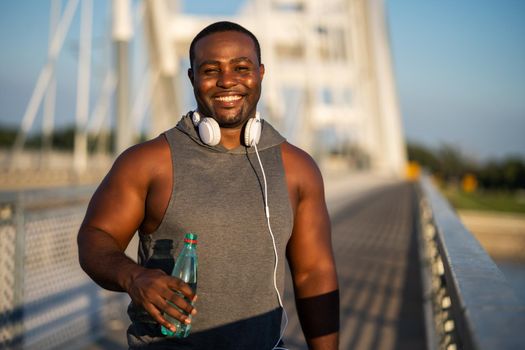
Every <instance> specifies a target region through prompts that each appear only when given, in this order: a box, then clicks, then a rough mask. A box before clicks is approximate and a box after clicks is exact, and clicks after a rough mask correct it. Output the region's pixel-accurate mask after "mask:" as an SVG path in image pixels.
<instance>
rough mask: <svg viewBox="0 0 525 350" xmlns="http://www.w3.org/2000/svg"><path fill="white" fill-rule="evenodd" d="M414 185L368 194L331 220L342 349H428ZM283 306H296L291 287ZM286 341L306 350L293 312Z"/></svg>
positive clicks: (391, 187) (380, 188) (290, 346)
mask: <svg viewBox="0 0 525 350" xmlns="http://www.w3.org/2000/svg"><path fill="white" fill-rule="evenodd" d="M416 215H417V213H416V211H415V197H414V191H413V188H412V185H410V184H407V183H398V184H393V185H392V184H390V185H388V186H385V187H379V188H375V189H374V190H373V191H371V192H370V191H369V192H367V193H366V194H365V195H364V196H362V197H361V198H359V200H357V201H353V202H351V203H349V204H348V205H347V206H346V207H344V208H340V210H339V211H338V213H337V214H336V215H334V216H333V217H332V236H333V247H334V253H335V256H336V262H337V268H338V276H339V283H340V295H341V333H340V341H341V344H340V349H345V350H347V349H355V350H368V349H370V350H376V349H377V350H387V349H402V350H411V349H417V350H420V349H424V348H425V335H424V327H423V325H424V321H423V311H422V309H423V303H422V292H421V287H420V286H421V282H420V281H421V279H420V272H419V261H418V255H417V237H416V227H417V226H416V217H417V216H416ZM285 304H286V305H288V306H290V305H293V292H292V290H291V283H290V281H288V286H287V293H286V297H285ZM290 313H291V317H290V325H289V327H288V329H287V331H286V336H285V341H286V345H287V346H288V347H289V349H294V350H295V349H307V347H306V345H305V343H304V338H303V337H302V334H301V330H300V326H299V323H298V320H297V317H296V315H295V313H294V312H293V311H290Z"/></svg>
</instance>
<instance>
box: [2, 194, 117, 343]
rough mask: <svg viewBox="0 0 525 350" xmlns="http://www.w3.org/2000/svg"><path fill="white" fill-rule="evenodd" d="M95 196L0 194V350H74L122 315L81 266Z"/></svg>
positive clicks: (114, 298) (113, 295) (110, 295)
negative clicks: (83, 232) (85, 222)
mask: <svg viewBox="0 0 525 350" xmlns="http://www.w3.org/2000/svg"><path fill="white" fill-rule="evenodd" d="M93 190H94V189H93V188H92V187H77V188H60V189H53V190H40V191H19V192H0V349H38V350H44V349H58V348H60V349H78V348H80V347H81V346H82V344H83V343H84V344H85V343H88V342H89V341H92V340H93V339H96V338H97V337H98V336H99V335H100V333H101V332H102V331H103V330H104V329H107V328H108V324H109V323H110V322H111V320H113V319H117V318H118V317H117V315H116V314H115V313H116V312H119V311H118V310H125V309H126V307H125V304H126V303H127V299H126V296H125V295H123V294H118V293H112V292H108V291H105V290H103V289H101V288H99V287H98V286H96V285H95V284H94V283H93V282H92V281H91V280H90V279H89V278H88V277H87V275H86V274H85V273H84V272H83V271H82V270H81V268H80V265H79V263H78V253H77V244H76V233H77V231H78V228H79V226H80V223H81V221H82V218H83V215H84V213H85V209H86V206H87V203H88V200H89V197H90V196H91V194H92V192H93Z"/></svg>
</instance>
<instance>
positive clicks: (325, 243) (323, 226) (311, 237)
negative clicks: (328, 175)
mask: <svg viewBox="0 0 525 350" xmlns="http://www.w3.org/2000/svg"><path fill="white" fill-rule="evenodd" d="M312 163H313V161H312V162H307V163H306V164H305V166H304V167H303V169H302V174H303V176H301V179H302V180H301V182H300V184H299V191H298V192H299V195H298V201H297V208H296V212H295V218H294V228H293V232H292V236H291V238H290V241H289V243H288V247H287V256H288V261H289V264H290V269H291V272H292V276H293V279H294V284H295V285H296V286H300V285H301V284H302V283H304V282H305V281H306V280H308V279H314V280H323V283H322V285H319V286H318V288H319V289H318V290H315V291H314V290H311V289H310V288H308V289H309V290H308V291H306V290H305V291H303V292H304V293H307V294H310V295H315V294H317V293H321V292H326V291H331V290H333V289H334V288H336V286H337V282H336V277H335V263H334V258H333V253H332V242H331V228H330V218H329V215H328V210H327V208H326V201H325V197H324V187H323V180H322V176H321V173H320V171H319V169H318V168H317V166H316V165H315V164H314V163H313V164H312ZM298 296H299V297H304V296H307V295H298Z"/></svg>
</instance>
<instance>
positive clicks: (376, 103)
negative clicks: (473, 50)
mask: <svg viewBox="0 0 525 350" xmlns="http://www.w3.org/2000/svg"><path fill="white" fill-rule="evenodd" d="M115 1H126V0H115ZM143 4H144V5H145V7H144V11H145V12H144V15H145V16H144V28H145V29H146V31H145V37H146V41H147V45H148V57H149V64H150V67H149V69H150V71H151V73H152V74H151V76H152V77H154V81H152V96H153V101H152V130H151V132H152V134H156V135H158V134H159V133H160V132H162V131H163V130H166V129H168V128H170V127H172V126H173V124H174V122H176V120H177V119H178V118H179V117H180V115H181V114H182V113H183V112H184V111H182V110H180V106H181V103H182V100H183V98H184V94H182V93H181V92H180V89H179V88H177V86H180V85H176V79H179V77H180V79H187V77H186V69H187V68H188V67H187V64H188V62H187V58H188V48H189V44H190V42H191V40H192V38H193V37H194V36H195V35H196V34H197V33H198V32H199V31H200V30H201V29H202V28H204V27H205V26H206V25H208V24H210V23H212V22H214V21H218V20H231V21H234V22H237V23H239V24H241V25H243V26H245V27H246V28H248V29H249V30H250V31H252V32H253V33H254V34H255V35H256V36H257V38H258V39H259V41H260V44H261V51H262V62H263V63H264V64H265V67H266V74H265V79H264V82H263V94H262V99H261V103H260V104H261V106H260V109H261V112H262V114H263V115H264V117H265V118H266V119H268V120H270V121H271V122H272V123H273V124H275V125H276V127H277V128H278V129H279V130H280V131H281V132H283V133H284V135H285V136H286V137H287V138H288V139H289V140H290V141H291V142H292V143H294V144H297V145H298V146H300V147H302V148H304V149H306V150H307V151H309V152H311V153H312V154H314V155H316V154H317V153H318V152H319V150H320V149H324V150H325V151H331V152H334V151H341V150H345V149H346V150H348V149H350V148H353V149H358V150H359V151H360V152H362V153H363V154H366V155H367V157H368V160H369V163H370V166H371V167H372V168H373V169H375V170H379V171H383V172H386V173H390V174H394V175H401V174H402V173H403V171H404V167H405V161H406V156H405V145H404V139H403V135H402V128H401V118H400V113H399V108H398V103H397V97H396V90H395V83H394V79H393V74H392V67H391V59H390V49H389V43H388V33H387V30H386V28H385V18H384V4H383V0H346V1H344V0H273V1H272V0H252V1H248V2H247V3H246V4H245V6H244V7H243V8H242V9H241V11H240V12H239V14H238V15H236V16H234V17H231V18H224V17H221V18H214V17H200V16H193V15H187V14H183V13H181V12H180V11H179V8H180V6H179V3H178V1H173V0H145V1H144V3H143ZM114 15H115V16H119V14H118V13H115V14H114Z"/></svg>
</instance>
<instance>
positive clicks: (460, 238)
mask: <svg viewBox="0 0 525 350" xmlns="http://www.w3.org/2000/svg"><path fill="white" fill-rule="evenodd" d="M419 192H420V214H421V221H420V224H421V233H422V235H421V237H420V248H421V253H422V254H421V257H422V259H423V266H424V268H423V269H424V271H423V281H424V282H423V284H424V286H423V290H424V294H425V295H424V299H425V313H426V315H425V316H426V321H427V330H428V337H427V338H428V348H429V349H446V350H455V349H476V350H493V349H498V350H507V349H508V350H511V349H512V350H514V349H523V348H524V347H525V303H524V302H523V301H521V300H520V299H519V298H518V297H517V296H516V293H515V292H514V290H513V289H512V287H511V286H510V285H509V283H508V282H507V280H506V279H505V277H504V276H503V274H502V272H501V271H500V270H499V269H498V267H497V266H496V264H495V263H494V262H493V261H492V259H491V258H490V257H489V256H488V255H487V253H486V252H485V250H483V248H482V247H481V245H480V244H479V242H478V241H477V240H476V238H475V237H474V236H473V235H472V234H471V233H470V232H469V231H468V230H467V229H466V228H465V227H464V226H463V224H462V223H461V222H460V219H459V218H458V216H457V215H456V213H455V212H454V211H453V209H452V208H451V206H450V205H449V204H448V202H447V201H446V200H445V199H444V198H443V197H442V196H441V195H440V193H439V192H438V191H437V189H436V188H435V187H434V186H433V184H432V183H431V181H430V179H428V178H427V177H423V178H422V179H421V181H420V186H419Z"/></svg>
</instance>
